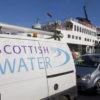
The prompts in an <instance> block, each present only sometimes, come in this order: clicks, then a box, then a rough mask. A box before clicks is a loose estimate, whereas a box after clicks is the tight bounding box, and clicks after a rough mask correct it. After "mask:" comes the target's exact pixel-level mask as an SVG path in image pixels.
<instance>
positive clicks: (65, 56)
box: [54, 48, 70, 67]
mask: <svg viewBox="0 0 100 100" xmlns="http://www.w3.org/2000/svg"><path fill="white" fill-rule="evenodd" d="M54 52H55V54H56V55H55V57H56V58H58V57H62V55H63V59H64V61H63V62H61V64H58V65H57V66H55V67H59V66H63V65H65V64H67V63H68V62H69V60H70V55H69V54H68V53H67V52H66V51H64V50H62V49H60V48H54ZM61 59H62V58H61ZM59 63H60V61H59Z"/></svg>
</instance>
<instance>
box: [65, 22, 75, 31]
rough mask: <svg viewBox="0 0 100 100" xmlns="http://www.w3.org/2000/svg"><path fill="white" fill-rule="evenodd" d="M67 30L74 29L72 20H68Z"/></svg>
mask: <svg viewBox="0 0 100 100" xmlns="http://www.w3.org/2000/svg"><path fill="white" fill-rule="evenodd" d="M65 27H66V30H72V29H73V23H72V22H66V25H65Z"/></svg>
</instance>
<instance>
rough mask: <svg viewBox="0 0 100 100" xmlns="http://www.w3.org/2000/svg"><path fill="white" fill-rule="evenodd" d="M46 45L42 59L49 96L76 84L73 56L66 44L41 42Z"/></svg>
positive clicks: (40, 42)
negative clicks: (43, 60)
mask: <svg viewBox="0 0 100 100" xmlns="http://www.w3.org/2000/svg"><path fill="white" fill-rule="evenodd" d="M39 44H40V45H41V46H46V47H47V48H44V49H45V52H46V53H45V54H44V55H43V56H44V59H45V66H46V71H47V80H48V87H49V96H51V95H54V94H56V93H60V92H62V91H64V90H65V89H66V90H67V89H69V88H72V87H74V86H76V75H75V73H76V72H75V66H74V62H73V58H72V55H71V52H70V50H69V48H68V46H67V45H66V44H64V43H58V42H57V43H56V42H42V41H39Z"/></svg>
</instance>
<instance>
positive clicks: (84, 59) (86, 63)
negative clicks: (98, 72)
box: [75, 56, 98, 67]
mask: <svg viewBox="0 0 100 100" xmlns="http://www.w3.org/2000/svg"><path fill="white" fill-rule="evenodd" d="M75 65H76V66H82V67H97V66H98V63H97V62H96V61H93V60H92V56H81V57H79V58H78V59H76V60H75Z"/></svg>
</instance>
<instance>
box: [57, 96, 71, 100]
mask: <svg viewBox="0 0 100 100" xmlns="http://www.w3.org/2000/svg"><path fill="white" fill-rule="evenodd" d="M58 100H70V99H69V97H68V96H64V95H60V96H59V99H58Z"/></svg>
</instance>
